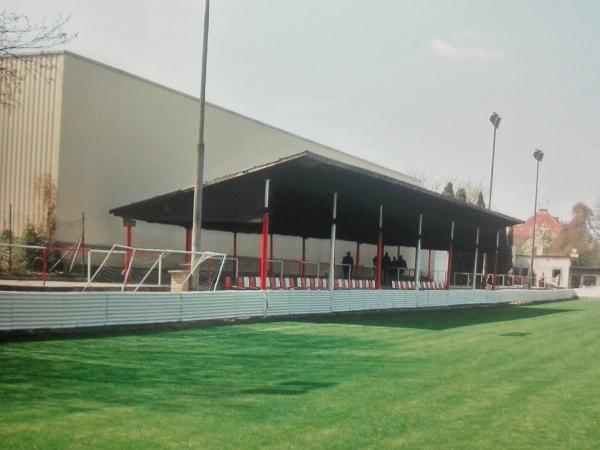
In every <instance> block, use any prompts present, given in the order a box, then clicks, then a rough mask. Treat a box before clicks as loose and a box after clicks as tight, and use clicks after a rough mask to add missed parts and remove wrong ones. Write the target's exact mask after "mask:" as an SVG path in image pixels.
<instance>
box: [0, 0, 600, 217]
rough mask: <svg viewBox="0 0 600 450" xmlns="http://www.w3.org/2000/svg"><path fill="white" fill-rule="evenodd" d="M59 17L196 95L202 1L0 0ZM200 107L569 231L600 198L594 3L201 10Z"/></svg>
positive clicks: (237, 3)
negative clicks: (581, 204)
mask: <svg viewBox="0 0 600 450" xmlns="http://www.w3.org/2000/svg"><path fill="white" fill-rule="evenodd" d="M0 5H2V6H3V7H6V8H11V9H18V10H20V11H23V12H25V13H27V14H29V15H31V16H32V17H33V18H36V17H41V16H47V17H49V18H51V17H55V16H56V15H57V14H60V13H63V14H71V17H72V19H71V22H70V28H71V29H72V30H73V31H77V32H78V38H77V39H76V40H74V41H73V42H72V43H71V44H69V46H68V48H69V49H71V50H73V51H76V52H78V53H81V54H83V55H86V56H89V57H91V58H95V59H98V60H101V61H103V62H105V63H107V64H111V65H115V66H117V67H120V68H122V69H125V70H128V71H131V72H133V73H136V74H138V75H141V76H144V77H146V78H150V79H152V80H155V81H157V82H160V83H163V84H166V85H168V86H171V87H174V88H176V89H179V90H182V91H185V92H188V93H190V94H194V95H198V93H199V76H200V53H201V36H202V29H201V26H202V9H203V2H201V1H193V2H192V1H184V0H179V1H166V0H165V1H159V0H144V1H142V0H127V1H123V0H120V1H114V0H103V1H98V0H96V1H93V0H52V1H51V2H48V1H43V0H19V1H18V2H16V1H14V0H0ZM211 6H212V10H211V28H210V43H209V45H210V49H209V64H208V67H209V68H208V86H207V98H208V99H209V100H210V101H212V102H214V103H217V104H220V105H222V106H225V107H227V108H230V109H233V110H236V111H238V112H240V113H243V114H247V115H250V116H252V117H255V118H257V119H259V120H262V121H265V122H268V123H271V124H273V125H276V126H279V127H282V128H285V129H288V130H290V131H293V132H295V133H298V134H301V135H304V136H306V137H309V138H311V139H315V140H317V141H319V142H323V143H325V144H328V145H332V146H334V147H337V148H340V149H342V150H345V151H347V152H349V153H353V154H356V155H359V156H361V157H365V158H368V159H370V160H372V161H374V162H377V163H380V164H383V165H385V166H388V167H391V168H394V169H397V170H400V171H405V172H409V173H417V174H421V175H425V176H426V177H427V178H428V179H429V180H437V179H448V178H454V179H456V178H458V179H462V180H471V181H474V182H480V183H482V184H483V185H487V183H489V169H490V158H491V139H492V126H491V125H490V123H489V122H488V117H489V115H490V114H491V113H492V112H493V111H497V112H498V113H499V114H500V115H501V116H502V117H503V122H502V125H501V127H500V130H499V132H498V140H497V159H496V172H495V182H494V200H493V205H492V206H493V207H494V209H499V210H501V211H503V212H505V213H508V214H511V215H515V216H517V217H522V218H526V217H527V216H529V215H531V213H532V210H533V194H534V180H535V161H534V160H533V158H532V157H531V154H532V152H533V150H534V149H535V148H536V147H539V148H541V149H543V150H544V151H545V152H546V159H545V160H544V162H543V166H542V172H541V179H540V183H541V185H540V192H541V194H540V206H541V207H549V208H550V210H551V211H552V212H553V213H554V214H556V215H559V216H560V217H561V219H568V218H569V216H570V209H571V207H572V205H573V204H574V203H575V202H576V201H578V200H583V201H586V202H588V203H590V204H593V203H594V202H595V201H596V199H597V197H599V196H600V178H599V177H598V176H597V171H598V168H599V167H600V133H599V132H598V131H597V128H598V127H597V125H596V124H597V122H598V118H599V117H600V49H599V41H600V2H597V1H568V2H567V1H552V2H548V1H504V2H498V1H483V0H480V1H466V0H453V1H425V0H419V1H385V0H373V1H369V2H364V1H362V2H358V1H349V0H346V1H340V0H327V1H324V0H321V1H316V0H302V1H292V0H213V2H212V5H211Z"/></svg>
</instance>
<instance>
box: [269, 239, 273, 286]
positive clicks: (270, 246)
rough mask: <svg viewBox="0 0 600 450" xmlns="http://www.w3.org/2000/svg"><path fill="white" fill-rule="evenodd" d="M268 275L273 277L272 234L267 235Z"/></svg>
mask: <svg viewBox="0 0 600 450" xmlns="http://www.w3.org/2000/svg"><path fill="white" fill-rule="evenodd" d="M269 259H270V260H271V262H270V263H269V275H270V276H273V233H270V234H269Z"/></svg>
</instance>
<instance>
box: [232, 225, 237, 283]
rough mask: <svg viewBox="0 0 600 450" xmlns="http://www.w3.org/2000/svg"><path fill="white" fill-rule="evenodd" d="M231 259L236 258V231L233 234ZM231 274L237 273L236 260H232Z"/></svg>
mask: <svg viewBox="0 0 600 450" xmlns="http://www.w3.org/2000/svg"><path fill="white" fill-rule="evenodd" d="M233 257H234V258H237V231H234V232H233ZM232 269H233V274H234V275H235V273H236V272H237V259H234V260H233V264H232Z"/></svg>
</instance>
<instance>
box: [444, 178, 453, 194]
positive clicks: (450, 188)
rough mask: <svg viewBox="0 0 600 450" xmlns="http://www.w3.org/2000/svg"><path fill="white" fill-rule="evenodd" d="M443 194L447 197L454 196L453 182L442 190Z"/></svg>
mask: <svg viewBox="0 0 600 450" xmlns="http://www.w3.org/2000/svg"><path fill="white" fill-rule="evenodd" d="M442 195H445V196H446V197H450V198H454V187H453V186H452V182H450V181H449V182H448V183H447V184H446V187H444V190H443V191H442Z"/></svg>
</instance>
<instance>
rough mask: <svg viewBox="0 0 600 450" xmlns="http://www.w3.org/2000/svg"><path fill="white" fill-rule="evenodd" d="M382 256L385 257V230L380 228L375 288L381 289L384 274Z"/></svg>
mask: <svg viewBox="0 0 600 450" xmlns="http://www.w3.org/2000/svg"><path fill="white" fill-rule="evenodd" d="M382 258H383V231H382V230H381V229H380V230H379V235H378V236H377V259H376V264H375V289H381V275H382V267H381V263H382Z"/></svg>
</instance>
